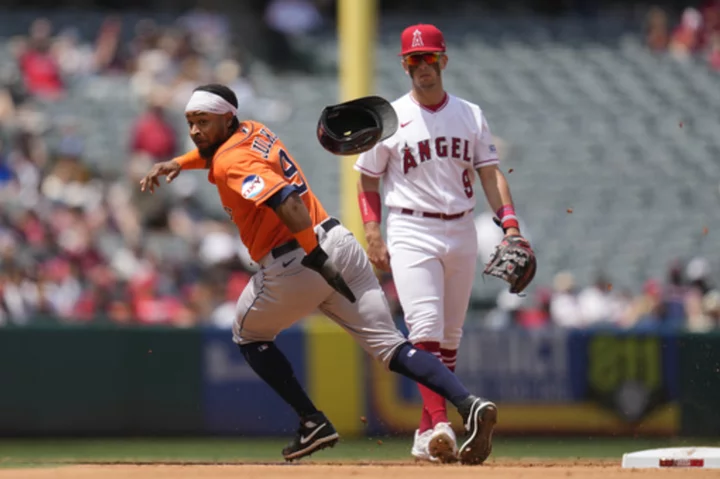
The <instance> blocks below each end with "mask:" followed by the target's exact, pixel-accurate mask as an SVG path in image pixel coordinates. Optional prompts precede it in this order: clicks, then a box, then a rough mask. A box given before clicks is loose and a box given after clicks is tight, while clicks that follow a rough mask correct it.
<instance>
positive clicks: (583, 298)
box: [577, 274, 615, 326]
mask: <svg viewBox="0 0 720 479" xmlns="http://www.w3.org/2000/svg"><path fill="white" fill-rule="evenodd" d="M609 285H610V282H609V281H608V280H607V279H606V278H605V277H604V276H603V275H602V274H600V275H598V276H597V278H596V279H595V282H594V283H593V284H592V285H590V286H588V287H586V288H584V289H583V290H582V291H580V294H578V298H577V306H578V312H579V314H580V317H582V318H583V321H584V322H585V326H596V325H601V324H603V323H612V322H614V320H615V318H614V317H613V315H614V311H613V298H612V294H611V292H610V291H609V288H610V286H609ZM610 289H611V288H610Z"/></svg>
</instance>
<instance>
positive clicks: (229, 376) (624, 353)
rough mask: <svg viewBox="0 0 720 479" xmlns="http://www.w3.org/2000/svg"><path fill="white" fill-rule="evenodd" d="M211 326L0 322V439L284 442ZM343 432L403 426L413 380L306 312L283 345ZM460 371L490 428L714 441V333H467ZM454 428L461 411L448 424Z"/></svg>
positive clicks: (717, 371) (282, 422)
mask: <svg viewBox="0 0 720 479" xmlns="http://www.w3.org/2000/svg"><path fill="white" fill-rule="evenodd" d="M230 337H231V336H230V332H229V331H225V330H217V329H191V330H186V329H164V328H132V329H128V328H112V327H93V328H29V329H24V328H22V329H21V328H19V329H0V435H3V436H15V435H38V436H39V435H68V434H73V435H145V434H152V435H178V434H201V435H202V434H214V435H257V436H261V435H285V434H288V433H289V432H290V431H292V430H293V429H294V428H295V427H296V424H297V419H296V418H295V417H294V415H293V413H292V411H291V410H290V408H289V407H288V406H286V405H285V404H284V403H283V402H282V401H281V400H280V399H278V398H277V397H276V396H275V395H274V393H273V392H272V391H270V390H269V389H268V388H267V387H266V386H265V385H264V384H263V383H262V382H261V381H259V380H258V379H257V377H256V376H255V374H254V373H253V371H252V370H251V369H250V368H249V367H248V366H247V364H246V363H245V361H244V360H243V358H242V356H241V354H240V352H239V350H238V349H237V347H236V346H235V345H234V344H233V343H232V341H231V339H230ZM278 344H279V346H280V348H282V350H283V351H285V353H286V354H287V355H288V357H289V358H290V360H291V362H292V363H293V365H294V366H295V370H296V373H297V375H298V377H299V378H300V380H301V382H302V383H303V384H304V385H305V386H306V387H307V388H308V390H309V391H310V393H311V395H312V397H313V398H314V399H315V401H316V402H317V404H318V406H319V407H320V408H322V409H323V410H324V411H326V413H327V414H328V415H329V416H330V417H331V418H332V420H333V422H334V423H335V424H336V426H337V428H338V429H339V430H340V432H341V433H343V434H344V435H346V436H352V435H363V434H372V435H379V434H401V433H411V432H412V431H413V430H414V428H415V427H416V424H417V421H418V418H419V412H420V409H419V395H418V393H417V388H416V387H415V385H414V384H413V383H412V382H411V381H408V380H405V379H404V378H401V377H399V376H397V375H395V374H392V373H389V372H387V371H385V370H384V369H383V367H382V365H381V364H380V363H376V362H373V361H370V360H369V358H368V357H367V356H365V354H364V353H363V352H362V351H361V350H360V349H359V348H358V347H357V346H356V345H355V344H354V343H353V342H352V340H351V339H350V337H349V336H348V335H347V334H346V333H344V332H343V331H342V330H341V329H339V328H338V327H336V326H335V325H334V324H332V323H331V322H329V321H327V320H325V319H324V318H309V319H308V320H307V321H305V322H303V324H302V325H298V326H296V327H294V328H292V329H290V330H288V331H286V332H285V333H283V334H282V335H281V336H280V337H279V338H278ZM458 375H460V377H461V378H462V379H463V380H464V381H465V382H466V384H467V385H468V386H469V388H470V389H471V390H472V391H477V392H479V393H481V394H484V395H486V396H488V397H490V398H492V399H493V400H495V401H496V402H497V403H498V405H499V408H500V418H499V419H500V420H499V425H498V433H499V434H507V435H510V434H542V435H548V434H549V435H560V434H583V435H595V434H597V435H623V436H634V435H648V436H649V435H660V436H663V435H666V436H671V435H711V436H720V408H718V404H720V334H705V335H689V334H682V335H679V334H671V333H665V334H653V333H644V334H628V333H616V332H610V331H594V332H580V331H563V330H548V331H541V332H528V331H520V330H512V331H487V330H481V329H478V328H472V327H468V328H467V330H466V333H465V338H464V340H463V345H462V348H461V352H460V355H459V359H458ZM452 419H453V421H454V422H455V423H456V424H459V417H457V416H456V415H455V414H453V416H452Z"/></svg>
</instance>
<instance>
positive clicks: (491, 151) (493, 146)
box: [490, 145, 497, 153]
mask: <svg viewBox="0 0 720 479" xmlns="http://www.w3.org/2000/svg"><path fill="white" fill-rule="evenodd" d="M490 153H497V148H495V145H490Z"/></svg>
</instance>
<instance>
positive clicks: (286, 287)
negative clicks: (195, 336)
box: [233, 249, 339, 460]
mask: <svg viewBox="0 0 720 479" xmlns="http://www.w3.org/2000/svg"><path fill="white" fill-rule="evenodd" d="M303 255H304V252H303V250H302V249H296V250H294V251H292V252H289V253H287V254H285V255H284V256H280V257H279V258H277V259H275V260H273V261H271V262H269V263H268V264H267V265H266V266H265V267H264V268H263V269H261V270H260V271H259V272H258V273H256V274H255V276H253V279H252V281H251V282H250V283H248V285H247V286H246V287H245V290H244V291H243V293H242V295H241V296H240V299H239V300H238V304H237V319H236V321H235V324H234V326H233V341H234V342H235V343H236V344H238V346H239V347H240V350H241V351H242V354H243V357H244V358H245V360H246V361H247V363H248V365H249V366H250V367H251V368H252V369H253V371H255V373H256V374H257V375H258V376H259V377H260V378H261V379H262V380H263V381H265V383H267V384H268V386H270V387H271V388H272V389H273V390H274V391H275V392H276V393H277V394H278V395H279V396H280V397H281V398H282V399H283V400H284V401H285V402H286V403H287V404H289V405H290V406H291V407H292V408H293V409H294V410H295V412H296V413H297V415H298V417H299V418H300V426H299V428H298V430H297V434H296V436H295V437H294V438H293V440H292V441H291V442H290V444H288V445H287V447H285V448H284V449H283V456H284V457H285V459H287V460H293V459H299V458H302V457H305V456H307V455H310V454H312V453H313V452H315V451H318V450H320V449H323V448H324V447H327V446H332V445H334V444H335V443H336V442H337V440H338V437H339V436H338V434H337V432H336V431H335V429H334V428H333V426H332V424H331V423H330V421H329V420H328V419H327V418H326V417H325V415H324V414H323V413H322V412H321V411H318V410H317V408H316V407H315V405H314V404H313V402H312V401H311V400H310V398H309V397H308V395H307V393H306V392H305V390H304V389H303V387H302V385H301V384H300V382H299V381H298V379H297V377H296V376H295V373H294V371H293V368H292V366H291V365H290V362H289V361H288V359H287V357H286V356H285V355H284V354H283V352H282V351H281V350H280V349H279V348H278V347H277V345H276V344H275V342H274V340H275V337H276V336H277V334H278V333H280V332H281V331H283V330H284V329H287V328H288V327H290V326H291V325H292V324H294V323H295V322H297V321H298V320H300V319H301V318H303V317H305V316H308V315H309V314H311V313H312V312H313V311H314V310H315V309H316V307H317V305H318V304H319V303H321V302H322V301H323V299H324V298H326V297H327V296H328V295H330V294H331V292H332V289H331V288H330V287H329V286H328V285H327V283H326V282H325V281H324V280H323V278H322V277H321V276H320V275H318V274H317V273H315V272H314V271H312V270H309V269H307V268H305V267H304V266H302V265H301V264H300V259H301V258H302V256H303ZM288 263H289V264H288ZM283 264H286V265H287V266H284V265H283Z"/></svg>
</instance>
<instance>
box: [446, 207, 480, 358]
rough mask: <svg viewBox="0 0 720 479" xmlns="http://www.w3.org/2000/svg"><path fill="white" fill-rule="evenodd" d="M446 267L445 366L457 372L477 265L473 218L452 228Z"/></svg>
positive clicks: (462, 221)
mask: <svg viewBox="0 0 720 479" xmlns="http://www.w3.org/2000/svg"><path fill="white" fill-rule="evenodd" d="M448 228H449V229H448V235H447V238H448V242H449V243H450V244H449V245H448V253H447V254H446V255H445V256H444V257H443V264H444V266H445V310H444V318H445V329H444V332H443V340H442V342H441V344H440V355H441V357H442V360H443V363H445V365H446V366H447V367H448V368H450V370H452V371H455V364H456V360H457V351H458V349H459V348H460V341H461V340H462V335H463V325H464V324H465V319H466V318H467V311H468V306H469V303H470V296H471V295H472V288H473V283H474V281H475V272H476V264H477V235H476V231H475V223H474V222H473V219H472V217H471V216H466V217H465V218H462V219H460V220H456V221H452V222H449V224H448Z"/></svg>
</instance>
